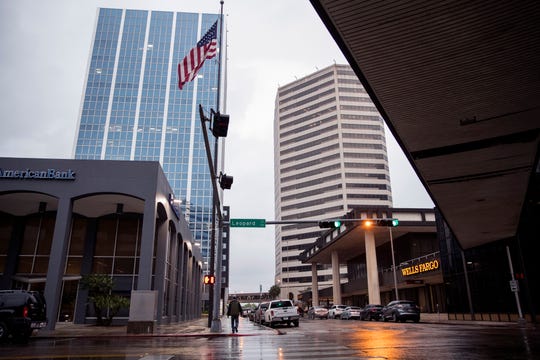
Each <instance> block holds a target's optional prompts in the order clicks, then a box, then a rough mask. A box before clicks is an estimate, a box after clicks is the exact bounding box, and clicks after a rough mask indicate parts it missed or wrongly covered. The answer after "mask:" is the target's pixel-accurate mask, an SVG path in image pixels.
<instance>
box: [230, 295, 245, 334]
mask: <svg viewBox="0 0 540 360" xmlns="http://www.w3.org/2000/svg"><path fill="white" fill-rule="evenodd" d="M242 312H243V310H242V305H240V303H239V302H238V300H237V299H236V296H233V299H232V300H231V302H230V303H229V306H228V307H227V317H229V316H230V317H231V328H232V332H233V334H234V333H237V332H238V317H239V316H240V315H242Z"/></svg>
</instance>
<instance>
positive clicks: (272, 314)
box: [264, 300, 300, 327]
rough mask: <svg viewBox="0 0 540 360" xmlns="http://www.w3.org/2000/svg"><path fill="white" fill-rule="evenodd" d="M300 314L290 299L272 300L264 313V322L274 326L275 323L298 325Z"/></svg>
mask: <svg viewBox="0 0 540 360" xmlns="http://www.w3.org/2000/svg"><path fill="white" fill-rule="evenodd" d="M299 321H300V315H299V314H298V309H297V308H296V306H294V304H293V303H292V301H291V300H272V301H270V304H269V305H268V309H267V310H266V311H265V313H264V322H265V323H267V324H268V325H270V327H274V325H276V324H287V325H289V326H291V324H294V326H298V323H299Z"/></svg>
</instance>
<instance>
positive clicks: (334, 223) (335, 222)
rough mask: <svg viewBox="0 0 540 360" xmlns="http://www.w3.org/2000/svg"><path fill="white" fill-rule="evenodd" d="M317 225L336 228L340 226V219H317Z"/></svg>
mask: <svg viewBox="0 0 540 360" xmlns="http://www.w3.org/2000/svg"><path fill="white" fill-rule="evenodd" d="M319 227H320V228H321V229H323V228H333V229H337V228H340V227H341V221H339V220H330V221H319Z"/></svg>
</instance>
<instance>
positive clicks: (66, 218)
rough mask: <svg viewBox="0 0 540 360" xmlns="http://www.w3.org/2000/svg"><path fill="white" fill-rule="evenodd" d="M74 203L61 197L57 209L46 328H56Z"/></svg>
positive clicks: (48, 273)
mask: <svg viewBox="0 0 540 360" xmlns="http://www.w3.org/2000/svg"><path fill="white" fill-rule="evenodd" d="M72 207H73V203H72V202H71V199H69V198H61V199H60V201H59V202H58V210H57V211H56V222H55V224H54V234H53V239H52V244H51V253H50V258H49V269H48V270H47V282H46V283H45V299H46V301H47V318H48V319H49V321H48V324H47V327H46V329H47V330H54V328H55V327H56V321H57V318H58V311H59V309H60V302H61V300H62V299H61V294H62V279H63V276H64V267H65V265H66V258H67V249H68V244H69V240H70V235H71V232H70V228H71V212H72Z"/></svg>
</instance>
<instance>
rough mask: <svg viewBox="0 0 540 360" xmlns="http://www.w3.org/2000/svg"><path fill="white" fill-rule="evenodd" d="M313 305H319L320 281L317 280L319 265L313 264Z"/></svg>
mask: <svg viewBox="0 0 540 360" xmlns="http://www.w3.org/2000/svg"><path fill="white" fill-rule="evenodd" d="M311 285H312V286H311V303H312V305H313V306H315V305H319V280H318V279H317V264H316V263H312V264H311Z"/></svg>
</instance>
